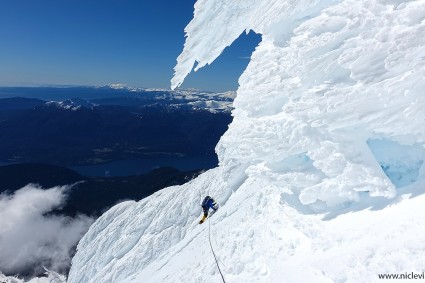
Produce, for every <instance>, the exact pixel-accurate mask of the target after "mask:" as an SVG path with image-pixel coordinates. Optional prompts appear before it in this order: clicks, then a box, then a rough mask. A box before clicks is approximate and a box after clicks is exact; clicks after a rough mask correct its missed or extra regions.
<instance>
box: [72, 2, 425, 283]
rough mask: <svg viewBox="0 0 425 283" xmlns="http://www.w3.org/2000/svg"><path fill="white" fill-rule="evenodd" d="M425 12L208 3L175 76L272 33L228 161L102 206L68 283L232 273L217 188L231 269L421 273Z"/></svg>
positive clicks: (279, 278)
mask: <svg viewBox="0 0 425 283" xmlns="http://www.w3.org/2000/svg"><path fill="white" fill-rule="evenodd" d="M424 19H425V1H423V0H419V1H391V0H380V1H378V0H362V1H358V0H356V1H354V0H342V1H307V0H300V1H278V0H274V1H272V0H239V1H236V0H235V1H229V0H227V1H224V0H199V1H197V2H196V4H195V13H194V19H193V20H192V21H191V22H190V24H189V25H188V26H187V28H186V34H187V39H186V43H185V46H184V49H183V52H182V53H181V55H180V56H179V58H178V63H177V66H176V67H175V76H174V78H173V79H172V87H173V88H175V87H178V86H179V85H180V84H181V83H182V82H183V80H184V78H185V77H186V76H187V75H188V74H189V73H190V72H191V71H192V69H193V67H195V70H197V69H199V68H201V67H204V66H205V65H207V64H211V63H212V62H213V61H214V60H215V59H216V58H217V57H218V56H219V55H220V53H221V52H222V51H223V50H224V48H226V47H227V46H229V45H230V44H231V43H232V42H233V41H234V40H235V39H236V38H238V36H239V35H240V34H241V33H242V32H247V31H249V30H253V31H254V32H256V33H260V34H261V35H262V42H261V43H260V44H259V46H258V47H257V48H256V50H255V51H254V53H253V54H252V57H251V61H250V63H249V65H248V67H247V69H246V70H245V71H244V73H243V74H242V76H241V77H240V79H239V84H240V86H239V89H238V91H237V97H236V99H235V101H234V107H235V110H234V111H233V116H234V120H233V122H232V124H231V125H230V127H229V129H228V131H227V132H226V133H225V134H224V136H223V137H222V138H221V140H220V142H219V144H218V145H217V147H216V152H217V154H218V156H219V161H220V164H219V167H218V168H215V169H213V170H210V171H208V172H206V173H204V174H202V175H201V176H200V177H198V178H197V179H195V180H193V181H191V182H190V183H188V184H186V185H183V186H180V187H170V188H167V189H164V190H162V191H160V192H158V193H156V194H154V195H152V196H150V197H148V198H146V199H144V200H142V201H140V202H124V203H121V204H119V205H117V206H115V207H113V208H112V209H110V210H109V211H108V212H106V213H105V214H104V215H103V216H102V217H101V218H99V219H98V220H97V221H96V223H95V224H94V225H93V226H92V227H91V228H90V230H89V232H88V233H87V234H86V235H85V237H84V238H83V239H82V240H81V241H80V243H79V245H78V252H77V254H76V256H75V257H74V259H73V265H72V269H71V272H70V274H69V282H184V281H186V282H221V281H220V280H221V277H220V276H219V274H218V271H217V269H216V266H215V262H214V259H213V258H212V256H211V254H210V250H209V246H208V240H207V238H208V227H207V226H206V225H201V226H200V225H198V224H197V217H198V216H199V215H200V208H199V203H200V201H201V199H202V198H203V196H205V195H206V194H209V195H212V196H214V197H215V198H216V199H218V200H219V202H221V204H222V207H221V208H220V210H219V211H218V212H217V213H216V214H215V215H214V218H212V219H211V227H212V229H213V231H212V232H213V244H214V245H215V248H216V250H217V254H218V255H219V258H220V260H221V264H222V265H223V268H224V274H225V276H226V279H227V281H228V282H375V281H376V282H377V281H378V279H377V274H378V273H385V272H401V273H403V272H405V271H406V272H407V271H415V270H418V271H419V270H420V268H422V267H421V266H420V264H419V262H423V260H424V259H425V258H424V253H423V252H422V253H421V252H420V251H425V244H424V243H423V241H420V240H419V239H418V238H417V236H415V235H420V234H422V235H423V232H425V218H424V216H423V215H425V214H424V213H423V212H425V208H424V207H425V206H424V205H422V204H423V203H424V201H425V200H424V197H423V196H422V192H421V190H423V189H422V188H423V185H424V179H425V178H424V176H425V166H424V165H423V164H424V160H425V149H424V143H425V123H424V121H425V111H424V109H425V97H424V95H423V90H424V89H425V80H424V78H425V64H424V58H425V48H424V45H425V21H424ZM404 153H405V154H404ZM409 196H416V198H411V199H409V198H408V197H409ZM365 208H372V209H371V210H364V209H365ZM346 212H354V213H352V214H348V213H346ZM400 227H402V228H400ZM383 243H384V244H383ZM330 263H332V264H330Z"/></svg>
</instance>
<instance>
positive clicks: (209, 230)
mask: <svg viewBox="0 0 425 283" xmlns="http://www.w3.org/2000/svg"><path fill="white" fill-rule="evenodd" d="M208 241H210V247H211V251H212V253H213V255H214V259H215V263H216V264H217V268H218V271H219V272H220V275H221V279H223V283H226V280H224V276H223V273H221V269H220V266H219V265H218V261H217V257H216V256H215V252H214V249H213V247H212V244H211V222H210V219H209V218H208Z"/></svg>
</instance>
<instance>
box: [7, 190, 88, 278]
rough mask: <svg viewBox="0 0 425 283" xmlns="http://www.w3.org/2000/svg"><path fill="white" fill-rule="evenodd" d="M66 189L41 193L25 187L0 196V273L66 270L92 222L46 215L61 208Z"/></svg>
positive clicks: (85, 217)
mask: <svg viewBox="0 0 425 283" xmlns="http://www.w3.org/2000/svg"><path fill="white" fill-rule="evenodd" d="M68 188H69V187H66V186H65V187H54V188H51V189H48V190H43V189H41V188H40V187H37V186H35V185H27V186H25V187H24V188H22V189H20V190H18V191H16V192H15V193H14V194H11V195H7V194H1V195H0V251H1V253H0V270H1V271H2V272H4V273H5V274H22V273H25V272H28V270H31V268H34V267H37V268H39V269H40V270H42V266H43V265H44V266H46V267H48V268H49V269H52V270H55V271H64V270H66V269H67V268H68V267H69V265H70V261H71V256H72V248H73V247H74V246H75V244H76V243H77V242H78V241H79V240H80V238H81V237H82V235H83V234H84V233H85V232H86V231H87V230H88V228H89V226H90V225H91V223H92V222H93V219H92V218H89V217H87V216H83V215H80V216H77V217H75V218H70V217H66V216H62V215H49V214H47V213H49V212H51V211H52V210H54V209H56V208H59V207H61V206H62V205H63V204H64V203H65V200H66V192H67V190H68Z"/></svg>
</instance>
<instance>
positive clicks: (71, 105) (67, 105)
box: [46, 98, 97, 111]
mask: <svg viewBox="0 0 425 283" xmlns="http://www.w3.org/2000/svg"><path fill="white" fill-rule="evenodd" d="M46 105H47V106H50V107H52V106H53V107H58V108H62V109H65V110H72V111H76V110H79V109H81V108H87V109H93V108H94V107H96V106H97V105H96V104H94V103H91V102H89V101H86V100H83V99H79V98H71V99H67V100H63V101H48V102H46Z"/></svg>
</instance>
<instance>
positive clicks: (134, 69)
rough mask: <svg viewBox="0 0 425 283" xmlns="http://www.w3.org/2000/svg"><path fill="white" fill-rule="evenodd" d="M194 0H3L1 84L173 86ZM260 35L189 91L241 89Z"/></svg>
mask: <svg viewBox="0 0 425 283" xmlns="http://www.w3.org/2000/svg"><path fill="white" fill-rule="evenodd" d="M194 2H195V1H193V0H190V1H189V0H178V1H176V0H150V1H145V0H120V1H119V0H72V1H65V0H37V1H34V0H4V1H1V3H0V40H1V41H0V85H23V84H73V85H74V84H77V85H81V84H84V85H105V84H109V83H125V84H127V85H129V86H137V87H160V88H169V86H170V84H169V81H170V79H171V77H172V74H173V67H174V66H175V64H176V58H177V56H178V55H179V54H180V52H181V51H182V49H183V43H184V32H183V30H184V27H185V26H186V25H187V24H188V22H189V21H190V20H191V18H192V15H193V4H194ZM259 40H260V37H259V36H258V35H255V34H252V33H251V34H250V35H242V36H241V37H240V38H239V39H238V40H237V41H236V42H235V43H234V44H233V45H232V46H231V47H230V48H228V49H227V50H226V51H225V52H224V53H223V54H222V56H221V57H220V58H219V59H218V60H217V61H215V62H214V63H213V64H212V65H211V66H208V67H206V68H204V69H202V70H199V71H198V72H196V73H192V74H191V75H190V76H189V77H188V78H187V79H186V82H185V83H184V84H183V86H182V87H184V88H192V87H193V88H199V89H203V90H213V91H222V90H229V89H236V88H237V79H238V77H239V76H240V74H241V73H242V71H243V70H244V69H245V67H246V65H247V64H248V59H246V58H245V57H247V56H250V54H251V52H252V51H253V49H254V48H255V46H256V45H257V44H258V42H259Z"/></svg>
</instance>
